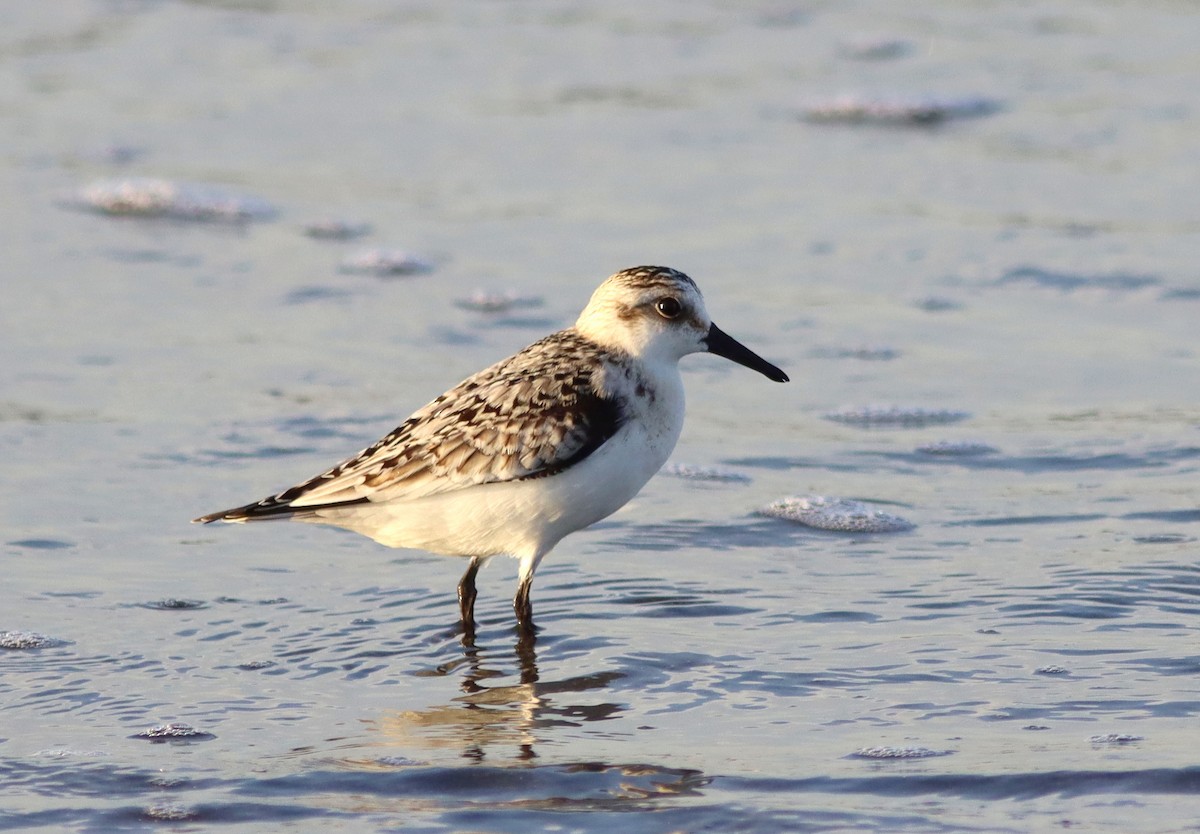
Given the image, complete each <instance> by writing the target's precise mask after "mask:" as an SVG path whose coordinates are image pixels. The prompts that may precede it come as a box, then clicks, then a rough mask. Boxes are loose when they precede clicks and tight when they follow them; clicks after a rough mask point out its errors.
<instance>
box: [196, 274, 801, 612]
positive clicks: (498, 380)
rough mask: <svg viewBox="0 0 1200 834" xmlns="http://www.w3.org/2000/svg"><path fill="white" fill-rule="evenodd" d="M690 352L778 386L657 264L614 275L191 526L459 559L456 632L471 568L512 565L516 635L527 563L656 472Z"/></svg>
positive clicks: (672, 429) (524, 604)
mask: <svg viewBox="0 0 1200 834" xmlns="http://www.w3.org/2000/svg"><path fill="white" fill-rule="evenodd" d="M702 352H708V353H714V354H716V355H717V356H723V357H725V358H726V359H730V360H732V361H734V362H737V363H738V364H740V365H744V366H746V367H747V368H751V369H753V370H755V371H758V372H759V373H761V374H763V375H764V376H766V377H767V378H768V379H772V380H774V381H775V382H787V381H788V377H787V374H785V373H784V372H783V371H782V370H780V369H779V368H777V367H776V366H774V365H772V364H771V363H770V362H768V361H766V360H765V359H763V358H762V357H760V356H759V355H758V354H756V353H754V352H753V351H751V350H750V349H749V348H747V347H745V346H744V345H742V344H741V343H740V342H738V341H737V340H735V339H733V338H732V337H730V336H729V335H727V334H726V333H725V332H724V331H723V330H721V329H720V328H719V327H717V326H716V325H715V324H713V323H712V320H711V319H710V318H709V315H708V312H707V310H706V309H705V307H704V298H703V296H701V294H700V290H699V288H698V287H697V286H696V284H695V282H694V281H692V279H691V278H689V277H688V276H686V275H684V274H683V273H682V272H678V271H677V270H674V269H670V268H668V267H662V266H639V267H634V268H632V269H626V270H622V271H621V272H618V273H616V274H615V275H613V276H612V277H610V278H608V279H607V280H606V281H605V282H604V283H603V284H601V285H600V287H599V288H598V289H597V290H596V291H595V293H594V294H593V295H592V298H591V300H590V301H589V302H588V304H587V307H585V308H584V310H583V312H582V313H581V314H580V315H579V319H578V320H577V321H576V322H575V324H574V326H572V327H568V328H567V329H565V330H560V331H558V332H557V333H552V334H551V335H549V336H546V337H545V338H543V339H540V340H538V341H536V342H534V343H533V344H532V345H530V346H529V347H527V348H525V349H524V350H522V351H520V352H519V353H516V354H514V355H513V356H510V357H509V358H507V359H504V360H501V361H500V362H497V363H496V364H495V365H492V366H491V367H490V368H485V369H484V370H482V371H480V372H478V373H476V374H474V375H473V376H470V377H467V378H466V379H465V380H463V381H462V382H460V383H459V384H458V385H456V386H454V387H453V388H451V389H450V390H449V391H447V392H446V393H445V394H442V395H441V396H440V397H438V398H437V399H435V400H434V401H433V402H431V403H429V404H428V405H426V406H425V407H424V408H422V409H421V410H419V411H417V412H416V413H415V414H413V415H412V416H411V417H409V418H408V419H407V420H405V421H404V422H403V423H401V424H400V426H399V427H397V428H396V429H395V430H394V431H392V432H391V433H390V434H388V435H387V436H386V437H384V438H382V439H381V440H379V441H378V442H376V443H374V444H372V445H371V446H368V447H367V448H366V449H364V450H363V451H361V452H359V453H358V454H357V455H355V456H353V457H351V458H349V459H347V460H345V461H343V462H341V463H339V464H337V465H336V466H334V467H333V468H332V469H329V470H327V471H325V472H323V473H321V474H320V475H317V476H316V477H314V478H310V479H309V480H307V481H304V482H303V483H300V484H297V485H296V486H293V487H290V488H288V489H285V490H284V491H282V492H280V493H278V494H276V495H272V496H270V497H269V498H264V499H263V500H261V501H256V502H254V503H252V504H246V505H245V506H241V507H236V508H234V509H230V510H221V511H220V512H216V513H211V514H209V515H204V516H201V517H200V518H197V519H194V521H196V522H200V523H206V524H207V523H209V522H213V521H227V522H234V523H241V522H247V521H259V520H267V519H293V520H296V521H307V522H312V523H316V524H329V525H333V526H336V527H343V528H347V529H349V530H353V531H355V532H357V533H361V534H363V535H365V536H369V537H370V538H372V539H374V540H375V541H377V542H379V543H380V544H384V545H387V546H389V547H409V548H419V549H421V550H427V551H431V552H433V553H441V554H445V555H453V556H460V557H463V558H467V559H470V562H469V564H468V567H467V570H466V573H464V574H463V577H462V579H461V581H460V582H459V583H458V601H459V613H460V615H461V617H462V626H463V629H464V631H465V632H466V633H467V634H473V633H474V626H475V598H476V588H475V575H476V573H477V572H478V571H479V567H480V566H481V565H482V564H483V563H484V562H485V561H486V560H488V559H490V558H491V557H493V556H497V555H501V554H505V555H509V556H512V557H515V558H516V559H518V560H520V564H519V568H518V583H517V593H516V597H515V598H514V600H513V609H514V611H515V612H516V617H517V625H518V628H519V630H520V631H521V633H522V634H532V633H533V606H532V604H531V602H530V598H529V592H530V587H531V585H532V583H533V575H534V573H535V572H536V571H537V568H538V565H539V564H540V563H541V561H542V559H543V558H544V557H545V556H546V554H547V553H549V552H550V550H551V549H552V548H553V547H554V546H555V545H556V544H558V542H559V541H560V540H561V539H562V538H563V537H564V536H566V535H567V534H568V533H573V532H575V531H576V530H581V529H583V528H584V527H587V526H588V525H590V524H593V523H595V522H597V521H599V520H600V519H602V518H605V517H606V516H608V515H610V514H612V513H614V512H616V511H617V510H618V509H619V508H620V507H622V506H623V505H624V504H625V503H626V502H627V501H629V499H631V498H633V496H634V495H636V494H637V492H638V490H640V489H641V488H642V487H643V486H644V485H645V483H646V482H647V481H648V480H650V477H651V476H652V475H654V473H655V472H657V471H658V470H659V468H660V467H661V466H662V465H663V464H664V463H665V462H666V460H667V457H668V456H669V455H670V454H671V451H672V449H674V448H675V441H676V440H678V439H679V432H680V430H681V429H682V427H683V414H684V396H683V380H682V379H681V378H680V375H679V360H680V359H681V358H683V357H684V356H686V355H688V354H690V353H702Z"/></svg>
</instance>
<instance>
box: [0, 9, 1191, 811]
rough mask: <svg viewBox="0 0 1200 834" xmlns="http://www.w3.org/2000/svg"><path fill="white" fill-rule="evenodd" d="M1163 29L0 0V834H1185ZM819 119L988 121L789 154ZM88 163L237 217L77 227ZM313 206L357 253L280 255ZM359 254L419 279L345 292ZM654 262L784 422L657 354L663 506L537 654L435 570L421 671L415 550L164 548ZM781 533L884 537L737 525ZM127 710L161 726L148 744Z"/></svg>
mask: <svg viewBox="0 0 1200 834" xmlns="http://www.w3.org/2000/svg"><path fill="white" fill-rule="evenodd" d="M1197 25H1200V13H1198V12H1196V11H1195V10H1193V9H1191V8H1190V7H1188V6H1186V5H1179V4H1169V3H1152V4H1121V3H1112V4H1104V5H1099V6H1097V5H1096V4H1086V3H1074V2H1063V3H1051V4H1037V5H1036V6H1028V7H1026V6H1013V5H1011V4H1001V5H995V4H984V3H934V4H932V5H930V4H926V5H925V6H923V7H922V9H921V10H919V11H912V10H907V9H903V10H902V9H901V7H899V6H895V5H894V4H882V3H875V4H872V3H864V4H851V5H836V4H835V5H831V6H828V7H823V6H820V5H811V4H810V5H789V4H786V3H784V4H779V3H763V4H750V5H746V4H741V5H739V4H722V3H710V4H683V3H679V4H658V5H655V6H654V7H653V8H649V9H647V8H645V5H644V4H635V3H619V2H618V3H607V4H602V5H595V6H581V7H572V8H570V9H566V8H559V7H550V6H546V5H543V4H536V3H505V4H499V5H480V4H476V3H459V2H441V3H427V4H421V3H409V4H403V5H401V6H395V5H394V4H389V3H368V2H363V3H355V4H335V5H329V4H299V5H286V6H276V5H275V4H269V3H253V2H246V3H236V2H235V3H222V4H205V3H158V4H150V3H106V2H63V3H58V4H56V10H55V13H54V14H50V13H49V12H48V11H47V10H45V9H43V8H42V7H41V6H39V5H38V4H26V5H24V6H21V5H16V6H13V7H12V8H10V9H8V10H7V11H6V12H5V26H4V27H0V28H2V29H3V33H2V34H0V66H2V67H3V69H4V72H3V74H2V75H3V77H4V78H5V79H6V80H5V81H4V82H3V84H2V89H3V90H4V92H5V96H4V100H5V114H6V121H7V123H8V124H9V126H10V129H9V131H8V137H9V142H8V145H7V148H8V153H7V154H5V155H4V156H3V158H2V160H0V177H2V185H3V193H4V194H6V195H7V199H6V200H4V201H3V203H2V205H3V209H2V210H3V217H4V222H3V223H2V224H0V241H2V243H3V248H4V251H5V253H6V258H5V266H4V269H3V273H4V278H3V281H2V282H0V301H2V304H0V322H2V324H3V326H2V327H0V351H2V353H0V355H3V356H4V357H5V359H6V361H5V362H3V363H2V364H0V391H2V393H0V448H2V449H3V453H4V454H3V458H4V470H3V471H4V475H5V477H4V478H3V479H0V518H2V519H3V536H2V537H0V554H2V558H3V563H2V564H3V577H4V582H3V591H2V592H0V593H2V600H3V607H2V611H0V632H8V634H6V635H3V636H0V703H3V705H4V710H3V712H2V713H0V715H2V716H3V717H2V719H0V829H3V830H53V831H58V830H67V831H96V832H99V831H105V832H107V831H133V830H149V829H155V830H180V831H196V830H208V829H221V830H247V831H250V830H254V831H275V830H280V829H284V828H286V829H289V830H331V829H332V830H348V831H365V830H378V831H386V830H401V829H403V830H414V831H435V830H437V831H442V830H453V831H470V830H487V831H514V832H516V831H521V832H524V831H529V830H536V829H539V828H554V829H555V830H570V831H601V830H603V831H607V830H611V829H612V828H614V827H616V826H621V827H622V828H623V829H626V830H628V831H630V832H668V831H693V830H714V831H732V830H737V831H762V832H775V831H780V830H789V831H791V830H794V831H829V830H847V831H870V830H873V831H887V832H894V831H914V832H923V831H963V830H970V831H1028V830H1043V829H1050V828H1068V827H1072V828H1073V827H1081V828H1086V829H1089V830H1112V831H1133V830H1136V831H1177V830H1190V828H1192V827H1193V826H1194V821H1195V819H1196V818H1197V814H1200V800H1198V799H1197V796H1200V755H1198V754H1197V748H1198V745H1197V744H1196V741H1197V738H1198V736H1197V733H1196V730H1195V726H1196V724H1195V722H1196V718H1197V713H1198V712H1200V695H1198V694H1197V692H1198V689H1197V685H1196V682H1197V676H1198V675H1200V652H1198V651H1197V649H1196V645H1197V642H1196V641H1197V624H1198V623H1200V619H1198V615H1200V558H1198V557H1200V544H1198V539H1200V509H1198V502H1197V495H1198V490H1197V486H1196V483H1197V482H1196V474H1197V470H1198V468H1200V434H1198V432H1197V427H1198V425H1200V405H1198V402H1200V399H1198V397H1197V392H1198V391H1200V384H1198V383H1200V364H1198V361H1197V349H1196V339H1195V324H1194V322H1195V320H1196V317H1197V313H1198V312H1200V307H1198V306H1197V305H1198V302H1200V276H1198V274H1197V270H1196V262H1197V259H1196V252H1197V243H1198V242H1200V215H1198V213H1197V204H1196V201H1195V186H1194V182H1193V181H1192V179H1193V178H1192V177H1191V176H1190V172H1192V171H1194V170H1197V166H1198V164H1200V159H1197V157H1198V156H1200V150H1198V148H1197V145H1196V142H1195V141H1194V140H1195V136H1196V135H1197V128H1198V127H1200V125H1197V120H1198V118H1200V110H1198V105H1197V99H1196V94H1195V89H1194V88H1195V84H1194V79H1195V78H1196V77H1197V74H1198V71H1200V55H1198V53H1197V52H1196V51H1195V46H1194V37H1193V36H1192V33H1194V31H1195V29H1196V26H1197ZM864 38H865V39H866V40H867V41H871V40H872V39H878V40H879V41H880V42H888V41H889V40H893V39H894V40H895V41H896V42H899V43H902V44H904V45H905V48H902V49H897V50H883V51H880V52H878V53H877V54H878V55H879V56H880V57H879V58H878V59H871V57H870V56H871V54H873V53H872V52H871V51H869V50H862V49H861V48H853V44H855V43H862V42H864ZM846 96H849V97H851V99H850V100H853V97H854V96H859V97H861V100H863V101H871V102H879V101H882V102H884V103H888V102H894V103H896V104H897V105H903V104H904V103H905V102H912V101H931V100H932V101H938V100H941V101H962V100H971V99H986V100H988V101H995V102H997V103H998V104H999V107H998V108H997V109H996V110H995V111H994V112H989V113H987V114H982V115H974V116H973V117H972V118H970V119H962V120H955V119H953V118H948V119H945V120H942V121H940V122H937V123H935V124H929V123H920V122H918V123H909V124H905V123H903V122H899V123H897V122H896V121H895V120H893V121H892V122H891V123H889V124H870V123H856V124H832V123H830V124H825V123H813V122H811V121H805V120H804V119H803V114H804V112H805V108H806V107H810V106H812V105H814V104H815V103H820V102H823V101H831V100H839V97H846ZM843 100H844V99H843ZM124 177H131V178H132V177H139V178H140V177H153V178H160V179H166V180H170V181H173V182H180V183H198V184H202V185H204V186H205V187H206V188H214V189H217V190H218V191H220V190H222V189H223V190H225V191H226V192H227V193H228V194H230V195H239V196H240V195H246V197H247V198H253V199H255V200H264V201H266V202H267V203H269V204H270V205H271V206H272V207H273V208H274V209H276V210H277V211H278V216H277V217H275V218H274V219H269V218H268V217H267V216H264V217H262V218H261V219H253V220H249V221H246V222H225V221H221V220H219V219H218V220H214V219H212V218H210V219H209V220H206V221H203V222H201V221H198V220H194V219H188V218H184V219H178V218H176V219H169V218H158V219H149V218H135V217H114V216H105V215H103V214H98V213H92V212H89V211H87V210H84V209H81V208H80V207H79V206H78V205H72V199H71V198H72V196H73V195H78V194H79V193H80V189H82V188H84V187H85V186H87V185H88V184H90V183H95V182H98V181H111V180H113V179H120V178H124ZM331 219H332V220H333V221H336V222H334V223H333V225H334V226H337V225H338V224H344V227H345V228H351V229H355V230H357V231H356V232H355V234H356V235H357V234H359V233H360V232H362V231H365V230H368V229H369V233H367V234H365V235H364V236H361V237H358V238H357V239H354V240H337V239H333V240H326V239H314V238H312V237H309V236H307V235H306V232H305V228H306V227H308V226H311V225H312V224H314V223H321V224H325V223H329V222H330V221H331ZM370 250H378V251H389V250H403V251H405V252H409V253H412V254H413V255H414V256H416V257H419V258H421V259H422V260H427V261H429V262H430V263H431V264H432V265H433V270H432V271H431V272H429V273H426V274H420V275H414V276H376V275H370V274H363V275H360V274H345V273H343V272H341V271H339V266H340V265H341V264H343V263H344V262H345V261H346V260H347V259H348V258H351V257H353V256H355V255H356V254H357V253H360V252H363V251H370ZM645 262H650V263H667V264H670V265H673V266H676V267H679V268H681V269H684V270H686V271H688V272H689V273H690V274H692V275H693V276H694V277H695V278H696V279H697V281H698V282H699V283H700V285H701V287H702V288H703V289H704V290H705V293H706V297H707V299H708V303H709V308H710V311H711V312H712V313H713V315H714V317H715V318H716V320H717V321H718V322H719V323H720V324H721V326H722V327H723V328H724V329H725V330H727V331H728V332H730V333H731V334H733V335H735V336H737V337H738V338H740V339H742V340H743V341H745V342H747V343H748V344H750V345H751V346H752V347H754V348H755V349H756V350H758V351H759V352H761V353H763V354H764V355H765V356H766V357H767V358H769V359H770V360H771V361H774V362H777V363H779V364H780V365H782V366H783V367H785V368H786V369H787V371H788V372H789V373H790V375H791V376H792V379H793V382H792V383H791V384H790V385H787V386H779V385H774V384H771V383H768V382H766V381H764V380H762V379H761V378H759V377H757V376H755V375H753V374H751V373H749V372H747V371H745V370H744V369H740V368H737V367H734V366H732V365H729V364H728V363H721V362H720V361H719V360H717V359H715V358H712V357H704V356H698V357H691V358H689V359H687V360H685V362H684V366H685V376H686V382H687V386H688V393H689V397H690V403H689V416H688V424H687V426H686V427H685V430H684V435H683V438H682V439H681V441H680V444H679V447H678V449H677V451H676V454H675V456H674V458H673V461H672V462H673V464H674V465H675V468H674V469H673V470H672V473H671V474H672V475H673V477H659V478H656V479H655V480H653V481H651V483H650V484H649V485H648V486H647V488H646V489H645V490H644V491H643V493H642V494H641V495H640V496H639V497H638V498H637V499H636V500H635V501H634V502H633V503H631V504H630V505H629V506H628V507H627V508H625V509H624V510H622V511H621V512H619V513H618V514H616V515H615V516H613V517H612V518H610V519H608V520H606V521H605V522H602V523H601V524H598V525H596V526H595V527H594V528H592V529H591V530H588V531H585V532H582V533H580V534H577V535H575V536H572V537H570V538H568V539H567V540H566V541H564V542H563V543H562V544H561V545H560V546H559V547H558V548H557V550H556V551H555V552H554V553H553V554H552V555H551V556H550V557H549V559H548V560H547V561H546V563H545V564H544V566H543V568H542V570H541V571H540V572H539V575H538V581H537V583H536V584H535V588H534V605H535V609H536V613H537V616H538V622H539V624H540V625H541V627H542V629H543V630H542V632H541V633H540V635H539V637H538V639H537V642H536V644H535V645H534V646H533V647H529V646H525V645H522V644H521V643H519V642H518V641H517V639H516V635H515V634H514V631H513V627H512V624H511V617H512V615H511V608H510V602H509V598H510V596H511V594H512V592H513V590H514V575H515V570H514V565H513V564H512V563H509V562H506V561H501V560H496V561H495V562H493V563H492V564H491V565H490V566H489V567H488V568H487V570H485V571H484V572H483V573H481V575H480V601H479V615H480V619H481V623H480V630H479V635H478V638H477V640H476V642H475V643H474V644H473V645H464V644H463V642H462V641H461V639H460V636H459V634H458V633H457V631H456V629H455V626H454V618H455V614H456V603H455V600H454V585H455V583H456V582H457V580H458V576H459V573H460V572H461V569H462V567H463V565H462V564H460V563H457V562H454V561H451V560H446V559H444V558H440V557H433V556H429V555H426V554H423V553H419V552H407V551H389V550H385V549H383V548H380V547H378V546H376V545H374V544H373V543H371V542H369V541H366V540H362V539H359V538H357V537H354V536H352V535H349V534H343V533H340V532H338V531H333V530H325V529H320V528H312V527H305V526H300V525H262V526H258V527H247V528H210V527H205V528H197V527H192V526H189V525H188V524H187V519H189V518H192V517H194V516H196V515H198V514H200V513H202V512H206V511H210V510H214V509H216V508H218V507H222V506H228V505H231V504H235V503H238V502H242V501H247V500H251V499H254V498H257V497H261V496H262V495H266V494H268V493H270V492H273V491H275V490H276V489H278V488H280V487H283V486H285V485H287V484H290V483H293V482H295V481H297V480H299V479H301V478H303V477H307V476H309V475H311V474H313V473H315V472H317V471H319V470H320V469H322V468H323V467H325V466H326V465H328V464H330V463H333V462H334V461H336V460H338V459H340V458H341V457H344V456H346V455H348V454H350V453H352V452H354V451H356V450H357V449H359V448H361V447H362V446H363V445H365V444H367V443H369V442H370V441H372V440H374V439H375V438H377V437H378V436H380V435H382V434H383V433H384V432H386V431H387V430H389V429H390V428H392V427H393V426H394V425H395V424H396V423H397V422H399V420H400V419H401V418H403V417H404V416H406V415H407V414H408V413H409V412H410V411H412V410H414V409H415V408H416V407H418V406H420V405H421V404H423V403H424V402H425V401H426V400H428V399H429V398H431V397H432V396H434V395H436V394H438V393H440V392H441V391H442V390H443V389H444V388H446V387H447V386H449V385H450V384H452V383H453V382H455V381H457V380H458V379H460V378H462V377H463V376H465V375H466V374H468V373H470V372H471V371H473V370H476V369H478V368H480V367H483V366H484V365H486V364H488V363H490V362H492V361H494V360H495V359H497V358H500V357H502V356H504V355H506V354H507V353H509V352H511V351H513V350H515V349H517V348H519V347H521V346H523V345H524V344H526V343H528V342H530V341H532V340H533V339H535V338H537V337H538V336H540V335H542V334H543V333H545V332H546V331H548V330H550V329H553V328H556V327H561V326H564V325H566V324H568V323H569V322H570V321H571V320H572V318H573V316H574V315H575V314H576V313H577V312H578V309H579V308H580V307H581V306H582V305H583V303H584V302H585V301H586V299H587V297H588V295H589V294H590V292H591V290H592V289H593V288H594V286H595V285H596V284H597V283H598V282H599V281H600V280H601V279H602V278H603V277H604V276H606V275H607V274H608V273H610V272H612V271H614V270H616V269H618V268H620V267H624V266H629V265H633V264H636V263H645ZM472 297H479V298H493V297H495V298H516V299H522V300H523V302H528V303H521V304H518V305H515V306H513V307H510V308H508V309H500V310H498V311H489V309H488V308H489V307H490V306H494V305H480V304H474V305H472V304H470V303H467V304H463V299H470V298H472ZM537 301H540V302H541V303H540V304H538V303H536V302H537ZM499 306H501V307H503V306H504V305H499ZM480 307H482V308H483V309H478V308H480ZM950 414H955V415H958V416H959V417H962V419H957V420H956V421H947V420H940V419H931V415H933V416H935V417H936V415H950ZM839 415H841V419H839V418H838V416H839ZM846 415H858V416H859V417H860V418H861V417H863V416H864V415H865V416H866V417H867V419H857V420H855V419H844V418H845V417H846ZM880 415H899V417H898V418H895V419H892V418H888V419H880ZM831 418H832V419H831ZM714 473H716V475H715V476H714ZM789 495H808V496H815V495H823V496H833V497H840V498H846V499H852V500H857V501H863V502H867V503H868V505H869V506H871V507H873V508H876V509H879V510H881V511H884V512H887V513H889V514H893V515H897V516H900V517H902V518H904V519H906V520H907V521H909V522H911V523H913V524H915V525H916V526H915V528H914V529H913V530H911V531H909V532H897V533H886V534H847V533H835V532H826V531H821V530H814V529H810V528H807V527H803V526H800V525H797V524H792V523H789V522H787V521H783V520H778V519H772V518H764V517H762V516H760V515H758V514H757V512H758V511H759V510H761V509H762V508H763V507H765V506H767V505H768V504H770V503H771V502H772V501H775V500H777V499H779V498H782V497H784V496H789ZM172 724H177V725H187V726H189V727H191V728H193V729H194V731H195V734H193V735H188V734H187V732H186V731H185V730H181V729H179V728H175V730H174V732H175V733H176V734H177V736H176V737H174V738H158V737H154V736H156V735H157V734H156V733H155V732H153V731H155V730H156V729H158V730H160V731H161V728H164V727H167V726H168V725H172ZM147 736H150V737H147Z"/></svg>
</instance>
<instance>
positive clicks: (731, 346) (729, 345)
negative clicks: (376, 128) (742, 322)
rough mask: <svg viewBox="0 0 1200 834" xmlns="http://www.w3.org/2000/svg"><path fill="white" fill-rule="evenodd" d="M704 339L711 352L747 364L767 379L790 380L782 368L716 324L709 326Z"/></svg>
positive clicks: (740, 363)
mask: <svg viewBox="0 0 1200 834" xmlns="http://www.w3.org/2000/svg"><path fill="white" fill-rule="evenodd" d="M703 341H704V344H706V345H708V352H709V353H715V354H716V355H717V356H724V357H725V358H726V359H730V360H732V361H734V362H737V363H738V364H739V365H745V366H746V367H747V368H749V369H750V370H752V371H758V372H759V373H760V374H762V375H763V376H765V377H766V378H767V379H773V380H775V381H776V382H787V381H788V375H787V374H785V373H784V372H783V371H782V370H780V369H779V368H776V367H775V366H774V365H772V364H771V363H770V362H768V361H767V360H766V359H763V358H762V357H761V356H759V355H758V354H757V353H755V352H754V351H752V350H750V348H748V347H746V346H745V345H743V344H742V343H741V342H739V341H738V340H737V339H735V338H733V337H732V336H730V335H729V334H728V333H726V332H725V331H724V330H722V329H721V328H719V327H717V326H716V325H715V324H713V325H710V326H709V328H708V335H707V336H705V337H704V339H703Z"/></svg>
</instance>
